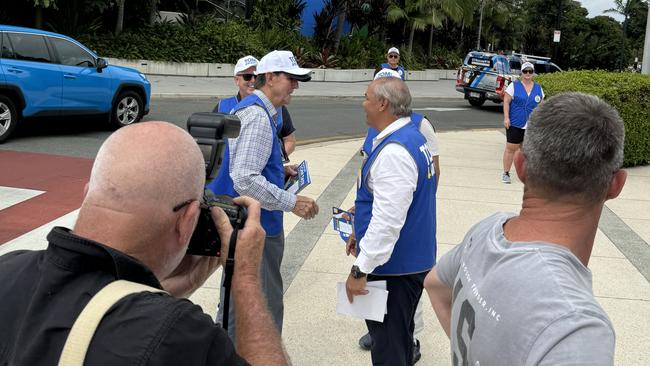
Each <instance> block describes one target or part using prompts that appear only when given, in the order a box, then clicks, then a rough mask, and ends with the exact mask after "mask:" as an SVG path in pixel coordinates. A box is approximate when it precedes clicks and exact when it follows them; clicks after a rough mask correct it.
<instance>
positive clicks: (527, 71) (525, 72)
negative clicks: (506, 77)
mask: <svg viewBox="0 0 650 366" xmlns="http://www.w3.org/2000/svg"><path fill="white" fill-rule="evenodd" d="M534 72H535V71H533V70H531V69H526V70H523V71H522V72H521V73H522V74H532V73H534Z"/></svg>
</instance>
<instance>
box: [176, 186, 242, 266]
mask: <svg viewBox="0 0 650 366" xmlns="http://www.w3.org/2000/svg"><path fill="white" fill-rule="evenodd" d="M203 200H204V202H205V204H204V205H203V204H202V205H201V213H200V214H199V221H198V223H197V224H196V229H194V234H192V238H191V239H190V246H189V247H188V248H187V254H194V255H206V256H212V257H221V240H220V238H219V233H218V232H217V227H216V226H215V224H214V221H212V216H210V208H212V207H219V208H221V209H222V210H223V211H224V212H225V213H226V215H228V220H230V225H232V227H233V229H235V228H237V229H242V228H243V227H244V224H245V223H246V218H247V217H248V211H247V210H246V207H242V206H238V205H236V204H234V203H233V202H232V198H231V197H228V196H217V195H215V194H214V193H212V191H210V190H209V189H206V190H205V194H204V195H203Z"/></svg>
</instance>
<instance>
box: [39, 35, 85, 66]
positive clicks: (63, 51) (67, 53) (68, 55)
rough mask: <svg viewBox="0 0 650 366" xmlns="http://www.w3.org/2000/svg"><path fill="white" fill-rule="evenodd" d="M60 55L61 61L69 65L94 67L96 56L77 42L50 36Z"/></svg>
mask: <svg viewBox="0 0 650 366" xmlns="http://www.w3.org/2000/svg"><path fill="white" fill-rule="evenodd" d="M50 41H52V43H53V44H54V48H56V51H57V53H58V55H59V61H60V63H61V64H63V65H67V66H83V67H94V66H95V58H94V57H93V56H92V55H91V54H89V53H88V52H86V50H84V49H83V48H81V47H79V46H77V45H76V44H74V43H72V42H70V41H68V40H65V39H61V38H53V37H50Z"/></svg>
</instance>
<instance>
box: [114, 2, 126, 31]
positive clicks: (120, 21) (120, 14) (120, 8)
mask: <svg viewBox="0 0 650 366" xmlns="http://www.w3.org/2000/svg"><path fill="white" fill-rule="evenodd" d="M125 2H126V0H117V23H116V24H115V35H118V34H120V33H122V28H123V27H124V3H125Z"/></svg>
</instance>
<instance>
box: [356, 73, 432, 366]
mask: <svg viewBox="0 0 650 366" xmlns="http://www.w3.org/2000/svg"><path fill="white" fill-rule="evenodd" d="M410 105H411V94H410V92H409V90H408V87H407V86H406V84H405V83H404V82H403V81H402V80H400V79H398V78H395V77H380V78H378V79H376V80H374V81H373V82H372V83H371V84H370V85H369V86H368V90H367V92H366V99H365V101H364V102H363V107H364V110H365V112H366V116H367V120H368V126H369V127H371V128H374V129H375V130H377V131H378V132H379V133H378V134H377V136H376V137H374V138H373V140H372V146H371V149H370V153H369V154H368V155H367V156H366V157H365V158H364V161H363V164H362V168H361V175H360V177H359V181H358V182H357V197H356V200H355V218H354V220H355V222H354V223H355V225H354V230H355V237H356V243H355V241H354V240H350V241H349V244H348V248H347V251H348V253H354V254H356V257H357V258H356V260H355V261H354V265H353V266H352V269H351V271H350V275H349V276H348V279H347V282H346V290H347V295H348V299H349V300H350V302H353V301H354V297H355V296H359V295H365V294H367V293H368V291H367V290H366V284H367V281H386V289H387V290H388V304H387V314H386V315H385V316H384V320H383V322H381V323H380V322H376V321H371V320H367V321H366V324H367V326H368V331H369V333H370V337H371V338H372V346H371V349H370V352H371V356H372V362H373V365H398V366H399V365H408V366H410V365H413V363H414V353H413V330H414V326H415V324H414V320H413V316H414V314H415V310H416V307H417V304H418V301H419V299H420V296H421V294H422V284H423V281H424V278H425V276H426V274H427V273H428V272H429V270H431V268H432V267H433V265H434V262H435V256H436V253H435V251H436V239H435V238H436V236H435V233H436V226H435V190H436V177H435V174H434V163H433V157H432V155H431V152H430V151H429V148H428V146H427V140H426V138H425V137H424V136H423V135H422V133H420V131H419V130H418V127H417V126H416V125H415V124H414V123H411V108H410Z"/></svg>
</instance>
